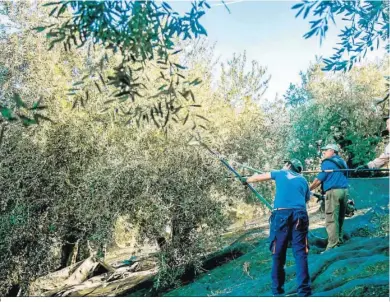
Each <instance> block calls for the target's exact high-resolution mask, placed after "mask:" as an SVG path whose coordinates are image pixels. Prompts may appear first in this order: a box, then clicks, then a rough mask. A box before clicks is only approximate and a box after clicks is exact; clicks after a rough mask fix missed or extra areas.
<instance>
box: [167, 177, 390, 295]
mask: <svg viewBox="0 0 390 302" xmlns="http://www.w3.org/2000/svg"><path fill="white" fill-rule="evenodd" d="M350 195H351V198H353V199H354V200H355V203H356V206H357V208H358V209H368V211H363V212H362V213H360V214H359V213H358V214H357V215H355V216H354V217H351V218H348V219H346V221H345V233H346V237H347V240H346V242H345V243H344V245H342V246H341V247H338V248H336V249H333V250H331V251H327V252H326V253H324V254H320V251H321V250H323V249H321V248H318V247H316V246H315V242H312V243H311V244H312V247H311V250H310V254H309V270H310V275H311V279H312V289H313V294H314V295H315V296H350V297H357V296H377V297H388V296H389V237H388V235H389V208H388V203H389V178H388V177H385V178H360V179H351V180H350ZM314 232H315V233H316V234H318V235H321V236H325V237H326V231H325V228H318V229H316V230H314ZM271 261H272V260H271V256H270V252H269V250H268V242H267V238H260V239H259V240H258V241H257V245H256V247H255V248H253V249H252V250H250V251H247V252H246V253H245V254H244V255H242V256H241V257H239V258H237V259H234V260H232V261H230V262H229V263H227V264H224V265H222V266H219V267H216V268H214V269H213V270H210V271H208V272H207V273H204V274H202V275H200V276H199V277H198V278H197V279H196V280H195V281H194V282H192V283H190V284H188V285H186V286H183V287H181V288H178V289H176V290H174V291H171V292H169V293H167V294H166V296H270V295H271V293H270V287H271V278H270V269H271ZM294 263H295V262H294V257H293V255H292V251H291V249H289V250H288V254H287V262H286V284H285V290H286V292H287V294H288V295H292V296H294V295H295V291H296V283H295V282H296V281H295V265H294Z"/></svg>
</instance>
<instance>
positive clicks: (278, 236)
mask: <svg viewBox="0 0 390 302" xmlns="http://www.w3.org/2000/svg"><path fill="white" fill-rule="evenodd" d="M302 169H303V165H302V163H301V162H300V161H299V160H297V159H291V160H290V161H286V164H285V165H284V167H283V169H282V170H276V171H272V172H270V173H263V174H260V175H254V176H251V177H249V178H247V179H246V182H248V183H253V182H260V181H265V180H271V179H273V180H275V182H276V195H275V201H274V209H273V211H272V215H271V217H270V222H271V225H270V242H271V244H270V250H271V252H272V271H271V277H272V293H273V295H274V296H278V295H282V294H283V293H284V288H283V287H284V282H285V271H284V265H285V264H286V252H287V244H288V242H289V241H291V243H292V250H293V254H294V257H295V263H296V274H297V283H298V295H299V296H310V295H311V287H310V276H309V268H308V264H307V255H308V252H309V247H308V241H307V234H308V230H309V217H308V215H307V211H306V202H307V201H308V200H309V199H310V190H309V185H308V183H307V181H306V179H305V178H304V177H303V176H302V175H301V174H300V173H301V171H302ZM244 183H245V182H244Z"/></svg>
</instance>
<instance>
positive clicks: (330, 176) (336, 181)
mask: <svg viewBox="0 0 390 302" xmlns="http://www.w3.org/2000/svg"><path fill="white" fill-rule="evenodd" d="M331 158H337V159H339V160H341V161H342V163H343V164H344V165H345V168H348V166H347V164H346V162H345V161H344V160H343V159H342V158H341V157H340V156H338V155H333V156H332V157H331ZM334 169H340V167H338V166H337V165H336V164H335V163H333V162H331V161H329V160H324V161H323V162H322V164H321V170H334ZM317 179H318V180H320V181H321V182H322V183H323V190H324V191H325V192H326V191H328V190H330V189H346V188H348V178H347V177H346V176H345V175H344V173H343V172H332V173H326V172H321V173H319V174H318V175H317Z"/></svg>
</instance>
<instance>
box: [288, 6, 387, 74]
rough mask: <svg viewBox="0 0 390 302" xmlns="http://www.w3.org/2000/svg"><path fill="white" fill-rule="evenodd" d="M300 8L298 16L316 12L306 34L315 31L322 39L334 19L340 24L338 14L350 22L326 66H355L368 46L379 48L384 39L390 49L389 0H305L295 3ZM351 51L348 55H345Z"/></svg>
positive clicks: (306, 35)
mask: <svg viewBox="0 0 390 302" xmlns="http://www.w3.org/2000/svg"><path fill="white" fill-rule="evenodd" d="M292 9H296V10H298V13H297V14H296V17H298V16H299V15H301V14H302V15H303V18H304V19H306V17H308V16H309V14H310V13H311V12H312V14H313V17H316V16H317V19H316V20H312V21H310V24H311V28H310V31H308V32H307V33H306V34H305V35H304V38H306V39H308V38H310V37H312V36H313V35H316V36H318V35H319V36H320V41H321V42H322V40H323V39H324V38H325V37H326V33H327V32H328V28H329V23H330V20H331V21H332V22H333V23H334V24H336V22H335V18H336V16H340V17H343V18H342V20H343V21H346V22H347V25H346V27H345V29H343V30H341V33H340V35H339V36H340V37H341V42H340V43H339V44H340V47H337V48H335V50H336V52H335V54H334V55H332V56H331V57H330V58H329V59H324V63H325V66H324V70H325V71H329V70H334V71H336V70H344V71H346V70H351V68H352V66H353V65H354V64H355V63H356V62H361V60H362V59H363V58H364V57H365V56H366V53H367V51H368V50H370V51H372V50H374V48H376V49H378V48H379V46H380V43H385V45H384V46H385V49H386V50H387V52H390V42H389V41H390V40H389V37H390V32H389V30H390V27H389V2H388V1H385V0H381V1H341V0H332V1H320V0H315V1H308V0H304V1H301V2H300V3H298V4H295V5H293V6H292ZM344 55H348V58H344V57H343V56H344Z"/></svg>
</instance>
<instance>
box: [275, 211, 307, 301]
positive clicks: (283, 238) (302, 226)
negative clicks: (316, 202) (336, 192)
mask: <svg viewBox="0 0 390 302" xmlns="http://www.w3.org/2000/svg"><path fill="white" fill-rule="evenodd" d="M270 222H271V226H270V242H271V244H270V250H271V252H272V272H271V277H272V293H273V294H274V295H278V294H282V293H284V288H283V286H284V282H285V277H286V276H285V271H284V265H285V264H286V252H287V244H288V242H289V241H291V245H292V250H293V255H294V258H295V265H296V275H297V283H298V295H299V296H310V295H311V288H310V276H309V268H308V264H307V255H308V252H309V246H308V242H307V234H308V230H309V217H308V215H307V212H306V210H303V209H283V210H276V211H273V212H272V215H271V218H270Z"/></svg>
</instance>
